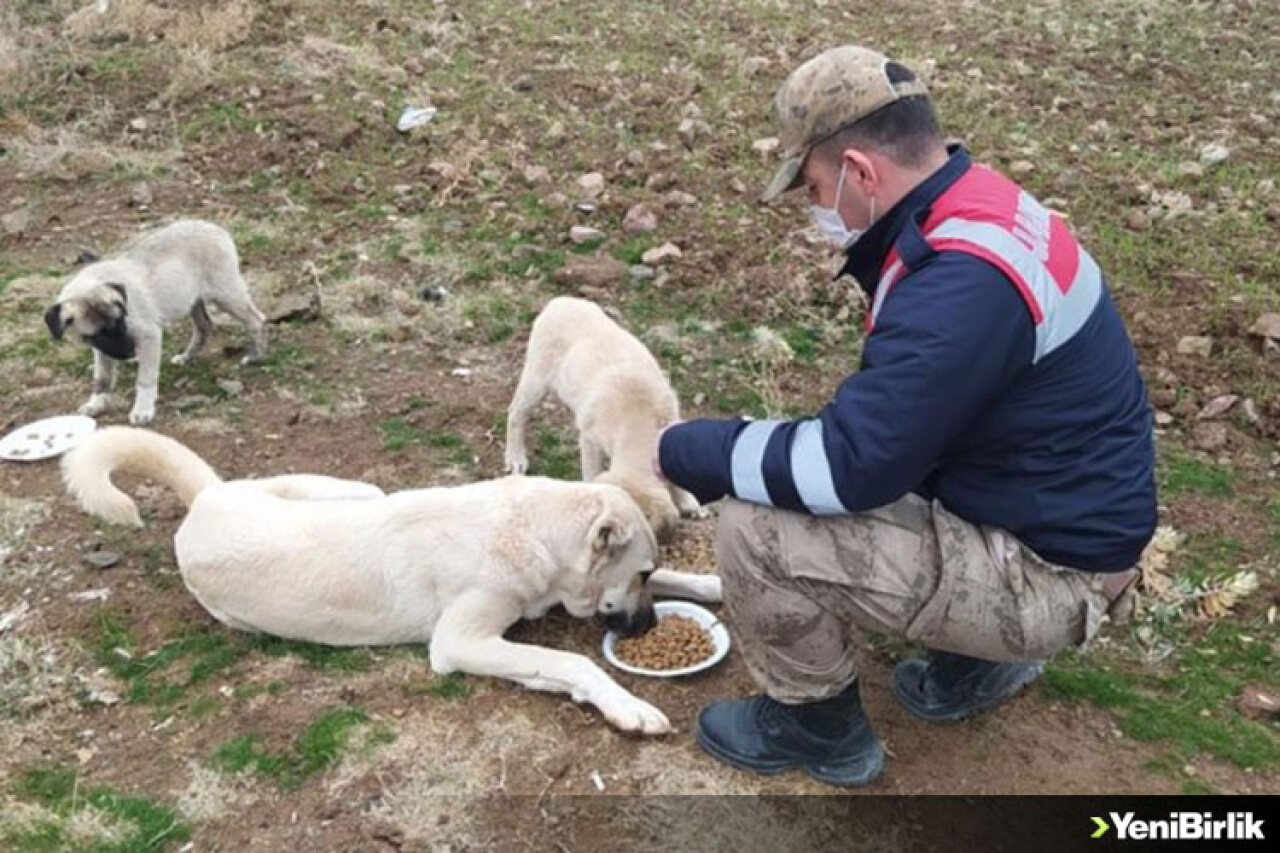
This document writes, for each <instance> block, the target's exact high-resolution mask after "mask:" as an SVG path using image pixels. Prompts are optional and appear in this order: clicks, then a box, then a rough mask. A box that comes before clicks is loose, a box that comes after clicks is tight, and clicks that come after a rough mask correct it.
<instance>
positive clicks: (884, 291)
mask: <svg viewBox="0 0 1280 853" xmlns="http://www.w3.org/2000/svg"><path fill="white" fill-rule="evenodd" d="M901 272H902V261H894V262H893V263H892V264H890V265H889V268H888V269H887V270H885V271H884V275H882V276H880V281H879V282H877V283H876V295H875V298H874V299H873V300H871V321H870V324H869V325H871V326H875V324H876V320H877V319H879V317H880V309H881V308H882V307H883V306H884V298H885V297H886V296H888V295H889V290H890V289H891V288H892V287H893V283H894V282H895V281H896V280H897V279H898V275H899V274H900V273H901Z"/></svg>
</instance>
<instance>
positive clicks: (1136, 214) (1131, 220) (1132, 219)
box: [1124, 210, 1151, 231]
mask: <svg viewBox="0 0 1280 853" xmlns="http://www.w3.org/2000/svg"><path fill="white" fill-rule="evenodd" d="M1124 224H1125V227H1126V228H1128V229H1129V230H1130V231H1146V230H1147V229H1148V228H1150V227H1151V217H1149V216H1148V215H1147V212H1146V211H1145V210H1131V211H1129V213H1128V215H1127V216H1125V219H1124Z"/></svg>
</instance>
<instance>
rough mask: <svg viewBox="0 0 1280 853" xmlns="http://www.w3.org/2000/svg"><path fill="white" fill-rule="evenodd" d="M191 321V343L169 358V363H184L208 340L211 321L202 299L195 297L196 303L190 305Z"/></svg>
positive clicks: (211, 325) (197, 353) (194, 355)
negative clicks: (185, 349) (192, 327)
mask: <svg viewBox="0 0 1280 853" xmlns="http://www.w3.org/2000/svg"><path fill="white" fill-rule="evenodd" d="M191 322H192V323H193V324H194V326H195V328H194V329H193V330H192V332H191V343H189V344H187V351H186V352H183V353H179V354H178V355H175V356H174V357H173V358H171V359H169V363H170V364H186V363H187V362H188V361H191V360H192V359H193V358H195V357H196V356H198V355H199V354H200V351H201V350H202V349H204V345H205V343H206V342H208V340H209V333H210V332H212V331H213V321H212V320H210V319H209V311H208V309H207V308H205V307H204V300H203V299H197V300H196V304H195V305H194V306H192V308H191Z"/></svg>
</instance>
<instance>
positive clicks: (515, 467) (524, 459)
mask: <svg viewBox="0 0 1280 853" xmlns="http://www.w3.org/2000/svg"><path fill="white" fill-rule="evenodd" d="M505 465H506V468H507V473H508V474H514V475H515V476H517V477H520V476H524V474H525V473H526V472H527V471H528V470H529V457H528V456H526V455H525V454H523V453H511V452H508V453H507V458H506V462H505Z"/></svg>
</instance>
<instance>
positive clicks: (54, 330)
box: [44, 303, 66, 341]
mask: <svg viewBox="0 0 1280 853" xmlns="http://www.w3.org/2000/svg"><path fill="white" fill-rule="evenodd" d="M44 324H45V325H46V326H48V327H49V334H51V335H53V339H54V340H55V341H60V340H62V333H63V332H64V331H65V330H66V327H65V326H63V325H62V303H58V304H57V305H54V306H51V307H50V308H49V310H48V311H45V312H44Z"/></svg>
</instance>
